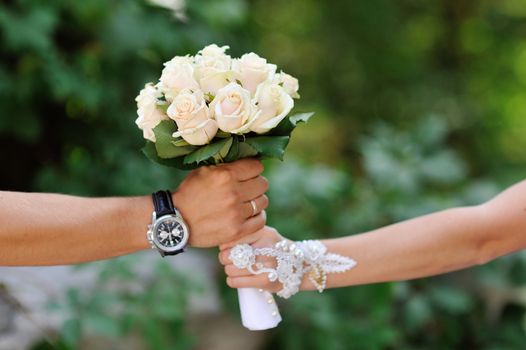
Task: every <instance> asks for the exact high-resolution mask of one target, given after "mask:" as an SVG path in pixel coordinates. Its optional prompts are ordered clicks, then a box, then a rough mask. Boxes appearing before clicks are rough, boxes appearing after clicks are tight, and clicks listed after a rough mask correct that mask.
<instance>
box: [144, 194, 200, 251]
mask: <svg viewBox="0 0 526 350" xmlns="http://www.w3.org/2000/svg"><path fill="white" fill-rule="evenodd" d="M152 199H153V206H154V208H155V210H154V211H153V213H152V223H151V225H148V233H147V237H148V241H149V242H150V245H151V246H152V249H157V251H158V252H159V254H161V256H162V257H164V256H166V255H177V254H179V253H182V252H183V251H184V248H185V247H186V245H187V243H188V238H189V236H190V231H189V230H188V226H187V225H186V223H185V221H184V219H183V217H182V216H181V214H180V213H179V211H178V210H177V209H176V208H175V207H174V204H173V201H172V193H171V192H170V191H157V192H155V193H152Z"/></svg>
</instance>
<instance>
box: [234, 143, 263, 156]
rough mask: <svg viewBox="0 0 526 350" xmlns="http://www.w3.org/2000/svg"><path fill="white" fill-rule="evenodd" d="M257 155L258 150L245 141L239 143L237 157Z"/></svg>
mask: <svg viewBox="0 0 526 350" xmlns="http://www.w3.org/2000/svg"><path fill="white" fill-rule="evenodd" d="M257 155H258V151H257V150H256V149H255V148H254V147H252V146H250V145H249V144H247V143H246V142H240V143H239V150H238V155H237V159H242V158H250V157H255V156H257Z"/></svg>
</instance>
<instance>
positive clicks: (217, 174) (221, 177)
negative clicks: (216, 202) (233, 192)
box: [213, 167, 234, 185]
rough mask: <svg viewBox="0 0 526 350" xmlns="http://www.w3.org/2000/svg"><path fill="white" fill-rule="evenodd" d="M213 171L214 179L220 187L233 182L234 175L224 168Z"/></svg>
mask: <svg viewBox="0 0 526 350" xmlns="http://www.w3.org/2000/svg"><path fill="white" fill-rule="evenodd" d="M213 171H214V174H213V175H214V179H215V180H216V182H217V183H218V184H220V185H227V184H229V183H231V182H232V181H233V180H234V174H233V173H232V171H231V170H230V169H228V168H226V167H216V168H215V169H213Z"/></svg>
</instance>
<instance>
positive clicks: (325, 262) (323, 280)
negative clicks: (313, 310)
mask: <svg viewBox="0 0 526 350" xmlns="http://www.w3.org/2000/svg"><path fill="white" fill-rule="evenodd" d="M257 256H268V257H272V258H275V259H276V262H277V266H276V268H269V267H265V266H264V265H263V264H262V263H257V262H256V257H257ZM230 260H231V261H232V262H233V264H234V266H236V267H237V268H238V269H247V270H248V271H249V272H250V273H251V274H253V275H259V274H262V273H266V274H267V277H268V279H269V281H270V282H275V281H279V282H280V283H281V284H282V286H283V288H282V289H281V290H280V291H279V292H278V293H277V295H278V296H280V297H282V298H285V299H288V298H290V297H291V296H293V295H294V294H296V293H297V292H299V289H300V286H301V282H302V280H303V276H304V275H305V274H307V276H308V279H309V281H310V282H311V283H312V284H313V285H314V286H315V287H316V289H317V290H318V291H319V292H320V293H321V292H323V290H324V289H325V287H326V284H327V274H328V273H342V272H345V271H348V270H350V269H352V268H353V267H355V266H356V264H357V263H356V261H354V260H353V259H350V258H347V257H345V256H341V255H338V254H333V253H327V247H326V246H325V245H324V244H323V243H321V242H320V241H301V242H291V241H287V240H282V241H280V242H278V243H276V244H275V245H274V247H272V248H252V247H251V246H250V245H248V244H238V245H236V246H235V247H234V248H232V251H231V252H230ZM254 267H255V269H254Z"/></svg>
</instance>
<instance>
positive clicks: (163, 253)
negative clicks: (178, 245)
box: [159, 249, 184, 258]
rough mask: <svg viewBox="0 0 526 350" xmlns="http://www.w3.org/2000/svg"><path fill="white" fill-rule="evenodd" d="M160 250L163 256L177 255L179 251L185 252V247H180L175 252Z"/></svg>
mask: <svg viewBox="0 0 526 350" xmlns="http://www.w3.org/2000/svg"><path fill="white" fill-rule="evenodd" d="M159 252H160V253H161V256H162V257H163V258H164V257H165V256H166V255H177V254H179V253H182V252H184V249H179V250H176V251H174V252H164V251H159Z"/></svg>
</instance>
